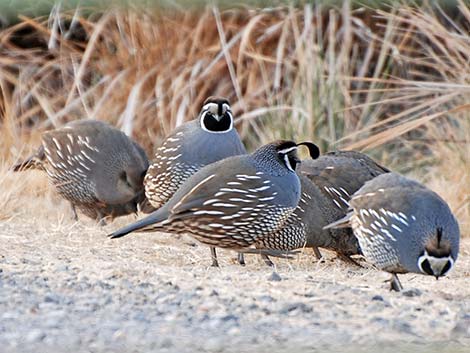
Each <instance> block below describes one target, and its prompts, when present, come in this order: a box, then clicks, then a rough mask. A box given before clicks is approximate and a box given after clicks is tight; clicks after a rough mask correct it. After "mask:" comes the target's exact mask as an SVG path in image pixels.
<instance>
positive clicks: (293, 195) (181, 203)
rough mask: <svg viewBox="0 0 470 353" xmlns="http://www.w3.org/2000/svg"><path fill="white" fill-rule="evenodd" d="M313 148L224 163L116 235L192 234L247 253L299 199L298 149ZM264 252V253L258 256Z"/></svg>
mask: <svg viewBox="0 0 470 353" xmlns="http://www.w3.org/2000/svg"><path fill="white" fill-rule="evenodd" d="M300 145H306V146H307V147H308V148H309V152H310V155H311V156H312V158H317V157H318V154H319V150H318V147H317V146H315V145H314V144H312V143H309V142H304V143H299V144H296V143H295V142H292V141H276V142H273V143H270V144H268V145H265V146H263V147H261V148H259V149H258V150H256V151H255V152H254V153H253V154H251V155H242V156H234V157H229V158H226V159H224V160H222V161H219V162H216V163H213V164H210V165H208V166H206V167H204V168H202V169H201V170H199V171H198V172H196V173H195V174H194V175H193V176H191V177H190V178H188V179H187V180H186V182H185V183H183V185H182V186H181V188H180V189H179V190H178V191H177V192H176V193H175V194H174V196H173V197H172V198H171V199H170V200H169V201H168V202H167V203H166V204H165V205H164V206H163V207H162V208H160V209H159V210H157V211H155V212H154V213H152V214H150V215H149V216H147V217H145V218H144V219H142V220H140V221H138V222H135V223H133V224H131V225H129V226H127V227H124V228H123V229H120V230H118V231H116V232H114V233H112V234H110V237H111V238H119V237H122V236H124V235H126V234H128V233H130V232H133V231H137V230H139V231H152V230H161V231H168V232H176V233H183V234H189V235H191V236H193V237H194V238H196V239H197V240H199V241H200V242H202V243H204V244H206V245H209V246H217V247H221V248H230V249H235V250H239V251H243V249H246V248H248V247H250V246H252V245H254V244H255V243H256V242H257V241H259V240H260V239H262V238H263V237H264V236H266V235H268V234H270V233H272V232H273V231H275V230H276V229H277V228H279V227H280V226H282V224H283V223H284V222H285V221H286V219H287V218H288V217H289V215H290V214H291V213H292V212H293V211H294V209H295V207H296V206H297V203H298V201H299V198H300V183H299V178H298V176H297V174H296V173H295V166H296V164H297V163H298V159H297V153H296V151H297V148H298V146H300ZM260 252H262V251H260Z"/></svg>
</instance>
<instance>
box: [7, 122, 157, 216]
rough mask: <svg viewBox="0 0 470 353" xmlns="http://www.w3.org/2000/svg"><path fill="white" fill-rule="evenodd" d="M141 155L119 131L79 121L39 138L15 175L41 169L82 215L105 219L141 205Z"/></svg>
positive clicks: (145, 165) (143, 158)
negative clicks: (34, 150) (38, 145)
mask: <svg viewBox="0 0 470 353" xmlns="http://www.w3.org/2000/svg"><path fill="white" fill-rule="evenodd" d="M147 168H148V160H147V156H146V154H145V151H144V150H143V149H142V148H141V147H140V146H139V145H138V144H137V143H136V142H134V141H133V140H131V139H130V138H129V137H127V136H126V135H125V134H124V133H123V132H121V131H119V130H118V129H116V128H114V127H112V126H110V125H109V124H107V123H105V122H102V121H97V120H78V121H73V122H70V123H68V124H67V125H65V126H63V127H61V128H58V129H56V130H51V131H47V132H45V133H44V134H43V135H42V144H41V146H40V147H39V148H38V150H37V152H36V153H35V154H33V155H32V156H31V157H29V158H28V159H26V160H25V161H24V162H21V163H19V164H17V165H15V166H13V170H14V171H21V170H25V169H41V170H44V171H46V172H47V174H48V176H49V180H50V182H51V183H52V184H53V185H54V186H55V188H56V190H57V192H58V193H59V194H60V195H61V196H62V197H64V198H65V199H66V200H68V201H70V203H71V205H72V209H73V212H74V216H75V218H77V214H76V211H75V207H77V208H78V209H79V210H81V211H82V212H83V213H84V214H85V215H86V216H88V217H90V218H93V219H96V220H97V221H100V222H104V218H105V217H110V218H111V219H112V218H114V217H118V216H122V215H127V214H130V213H133V212H137V208H138V205H139V204H140V203H141V202H143V201H144V199H145V194H144V186H143V178H144V175H145V173H146V171H147Z"/></svg>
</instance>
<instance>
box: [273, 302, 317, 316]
mask: <svg viewBox="0 0 470 353" xmlns="http://www.w3.org/2000/svg"><path fill="white" fill-rule="evenodd" d="M292 311H301V312H304V313H311V312H312V311H313V309H312V307H310V306H308V305H307V304H305V303H292V304H287V305H286V306H284V308H282V309H281V310H280V313H281V314H288V313H290V312H292Z"/></svg>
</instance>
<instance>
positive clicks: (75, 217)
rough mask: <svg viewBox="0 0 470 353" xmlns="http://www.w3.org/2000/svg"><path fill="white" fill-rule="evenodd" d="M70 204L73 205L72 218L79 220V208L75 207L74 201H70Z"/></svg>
mask: <svg viewBox="0 0 470 353" xmlns="http://www.w3.org/2000/svg"><path fill="white" fill-rule="evenodd" d="M70 206H71V207H72V219H73V220H74V221H75V222H76V221H78V215H77V210H76V209H75V205H74V204H73V203H70Z"/></svg>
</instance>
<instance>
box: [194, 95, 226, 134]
mask: <svg viewBox="0 0 470 353" xmlns="http://www.w3.org/2000/svg"><path fill="white" fill-rule="evenodd" d="M210 104H212V105H215V106H216V109H217V104H215V103H208V104H206V105H205V106H204V107H206V106H208V105H210ZM207 113H209V109H206V110H204V108H203V111H202V113H201V118H200V124H201V128H202V129H203V130H204V131H207V132H210V133H211V134H225V133H227V132H229V131H231V130H232V129H233V117H232V114H231V113H229V115H230V126H229V128H228V129H227V130H224V131H211V130H209V129H208V128H207V127H206V126H205V125H204V118H205V116H206V114H207ZM211 113H212V112H211ZM215 116H217V117H218V115H217V114H215Z"/></svg>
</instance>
